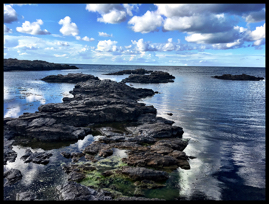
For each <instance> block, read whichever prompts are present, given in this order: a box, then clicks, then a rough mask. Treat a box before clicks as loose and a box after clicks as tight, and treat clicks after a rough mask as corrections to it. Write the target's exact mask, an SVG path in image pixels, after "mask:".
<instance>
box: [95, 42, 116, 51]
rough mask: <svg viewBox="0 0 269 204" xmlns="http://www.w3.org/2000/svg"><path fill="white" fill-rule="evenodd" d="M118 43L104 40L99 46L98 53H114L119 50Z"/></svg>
mask: <svg viewBox="0 0 269 204" xmlns="http://www.w3.org/2000/svg"><path fill="white" fill-rule="evenodd" d="M117 43H118V42H117V41H111V40H103V41H99V42H98V44H97V48H96V50H97V51H102V52H103V51H105V52H112V51H116V50H117V46H116V44H117Z"/></svg>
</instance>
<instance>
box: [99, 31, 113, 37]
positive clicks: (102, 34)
mask: <svg viewBox="0 0 269 204" xmlns="http://www.w3.org/2000/svg"><path fill="white" fill-rule="evenodd" d="M98 34H99V36H102V37H112V34H110V35H109V34H107V33H104V32H98Z"/></svg>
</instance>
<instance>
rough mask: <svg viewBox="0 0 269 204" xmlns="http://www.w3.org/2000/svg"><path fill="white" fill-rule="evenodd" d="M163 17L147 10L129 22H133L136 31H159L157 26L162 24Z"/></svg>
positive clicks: (133, 28)
mask: <svg viewBox="0 0 269 204" xmlns="http://www.w3.org/2000/svg"><path fill="white" fill-rule="evenodd" d="M162 22H163V18H162V17H161V16H160V15H158V14H157V13H155V12H152V11H147V12H146V13H145V14H144V15H143V16H134V17H133V18H131V20H130V21H129V22H128V24H132V25H133V26H131V28H132V30H133V31H134V32H141V33H149V32H154V31H158V29H157V27H159V26H161V25H162Z"/></svg>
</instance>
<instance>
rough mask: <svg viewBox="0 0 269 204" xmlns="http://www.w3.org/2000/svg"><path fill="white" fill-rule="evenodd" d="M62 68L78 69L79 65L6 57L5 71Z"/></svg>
mask: <svg viewBox="0 0 269 204" xmlns="http://www.w3.org/2000/svg"><path fill="white" fill-rule="evenodd" d="M62 69H78V67H76V66H70V65H67V64H54V63H50V62H46V61H42V60H33V61H31V60H18V59H12V58H9V59H4V71H44V70H62Z"/></svg>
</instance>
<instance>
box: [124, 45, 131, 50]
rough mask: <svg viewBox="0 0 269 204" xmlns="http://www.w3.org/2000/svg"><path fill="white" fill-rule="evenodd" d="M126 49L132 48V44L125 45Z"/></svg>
mask: <svg viewBox="0 0 269 204" xmlns="http://www.w3.org/2000/svg"><path fill="white" fill-rule="evenodd" d="M124 47H125V48H126V49H130V48H131V47H132V45H128V46H124Z"/></svg>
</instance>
